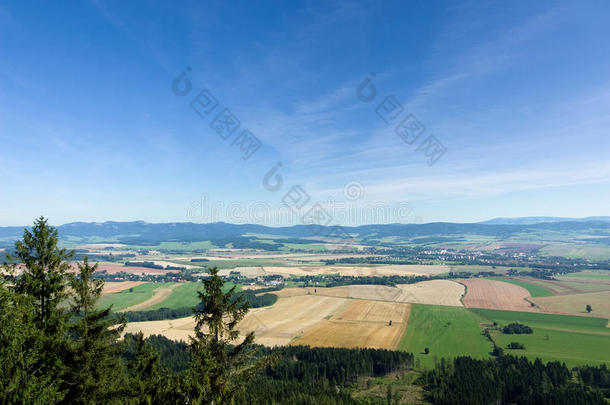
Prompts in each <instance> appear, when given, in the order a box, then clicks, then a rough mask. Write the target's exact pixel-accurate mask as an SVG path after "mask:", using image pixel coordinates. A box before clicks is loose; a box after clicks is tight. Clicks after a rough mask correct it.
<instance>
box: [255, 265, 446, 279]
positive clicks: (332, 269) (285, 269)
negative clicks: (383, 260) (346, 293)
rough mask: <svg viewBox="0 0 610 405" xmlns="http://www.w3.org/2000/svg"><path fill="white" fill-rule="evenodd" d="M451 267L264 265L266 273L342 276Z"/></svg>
mask: <svg viewBox="0 0 610 405" xmlns="http://www.w3.org/2000/svg"><path fill="white" fill-rule="evenodd" d="M450 270H451V269H450V268H449V267H448V266H441V265H429V266H425V265H410V264H405V265H394V264H390V265H379V266H265V267H264V271H265V273H267V274H280V275H285V276H288V275H296V276H311V275H321V274H340V275H342V276H364V277H368V276H409V275H414V276H421V275H424V276H426V275H436V274H441V273H447V272H449V271H450Z"/></svg>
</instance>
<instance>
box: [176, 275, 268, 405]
mask: <svg viewBox="0 0 610 405" xmlns="http://www.w3.org/2000/svg"><path fill="white" fill-rule="evenodd" d="M209 272H210V277H209V278H207V279H205V280H203V287H204V291H200V292H199V298H200V300H201V304H200V305H199V306H197V307H195V308H194V309H193V311H194V313H195V320H196V325H195V337H194V338H191V342H190V351H191V367H190V369H189V372H188V375H187V378H186V380H185V391H186V395H187V397H188V400H189V402H190V403H197V404H225V403H231V402H232V400H233V399H234V398H235V396H236V395H237V394H238V393H239V392H240V390H242V389H243V388H244V387H245V385H246V384H247V383H248V382H249V381H250V380H251V379H252V378H253V377H254V376H255V375H256V373H258V372H259V371H260V370H261V369H262V368H263V367H265V366H266V365H267V364H269V362H270V361H271V359H269V358H262V359H258V360H254V359H253V356H252V354H253V353H252V351H251V349H250V347H251V344H252V343H253V341H254V333H253V332H250V333H248V334H247V335H246V337H245V338H244V340H243V341H242V342H241V343H238V344H235V345H234V344H233V342H236V341H237V340H238V338H239V331H238V330H237V329H236V327H237V324H238V323H239V322H240V321H241V320H242V319H243V318H244V317H245V316H246V314H247V312H248V304H247V303H246V302H244V301H243V299H242V297H241V296H236V295H235V290H236V287H235V286H233V287H232V288H231V289H230V290H229V291H227V292H226V293H225V292H223V286H224V281H223V279H222V278H221V277H220V276H219V275H218V269H217V268H215V267H213V268H211V269H209Z"/></svg>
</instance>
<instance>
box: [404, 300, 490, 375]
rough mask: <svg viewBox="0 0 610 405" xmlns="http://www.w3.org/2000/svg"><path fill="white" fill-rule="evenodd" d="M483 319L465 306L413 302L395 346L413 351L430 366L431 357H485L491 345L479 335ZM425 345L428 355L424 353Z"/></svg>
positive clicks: (432, 358) (422, 362)
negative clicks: (402, 334)
mask: <svg viewBox="0 0 610 405" xmlns="http://www.w3.org/2000/svg"><path fill="white" fill-rule="evenodd" d="M482 322H485V319H484V318H482V317H480V316H479V315H477V314H475V313H473V312H471V311H469V310H468V309H466V308H459V307H445V306H434V305H422V304H412V305H411V315H410V316H409V322H408V324H407V330H406V332H405V334H404V336H403V337H402V339H401V341H400V343H399V345H398V349H399V350H405V351H409V352H413V354H415V358H416V361H417V359H419V361H420V362H421V366H422V367H425V368H431V367H433V366H434V359H435V358H438V359H440V358H441V357H446V358H449V357H456V356H460V355H469V356H472V357H475V358H488V357H489V356H490V352H491V349H492V345H491V343H490V342H489V341H488V340H487V339H486V338H485V337H484V336H483V335H482V334H481V332H482V329H481V326H480V324H481V323H482ZM426 347H427V348H429V349H430V353H429V354H428V355H425V354H423V351H424V349H425V348H426Z"/></svg>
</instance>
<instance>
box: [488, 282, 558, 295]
mask: <svg viewBox="0 0 610 405" xmlns="http://www.w3.org/2000/svg"><path fill="white" fill-rule="evenodd" d="M487 278H488V279H490V280H497V281H504V282H505V283H511V284H515V285H518V286H520V287H523V288H525V289H526V290H527V291H529V293H530V295H531V296H532V297H552V296H553V295H555V294H553V292H552V291H550V290H547V289H546V288H544V287H542V286H539V285H536V284H531V283H526V282H525V281H520V280H513V279H510V278H503V277H487Z"/></svg>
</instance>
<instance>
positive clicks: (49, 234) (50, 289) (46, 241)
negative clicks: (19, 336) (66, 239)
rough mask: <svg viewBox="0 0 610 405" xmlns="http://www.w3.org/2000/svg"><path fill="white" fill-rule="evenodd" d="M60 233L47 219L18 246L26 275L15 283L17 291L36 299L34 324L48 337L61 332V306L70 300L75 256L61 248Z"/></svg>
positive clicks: (12, 258) (24, 234)
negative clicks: (71, 261)
mask: <svg viewBox="0 0 610 405" xmlns="http://www.w3.org/2000/svg"><path fill="white" fill-rule="evenodd" d="M57 242H58V237H57V230H56V229H55V228H54V227H52V226H50V225H49V224H48V222H47V220H46V219H45V218H44V217H42V216H41V217H40V218H38V219H37V220H35V221H34V226H33V227H32V231H31V232H30V231H29V230H27V229H25V230H24V232H23V240H21V241H17V242H16V243H15V251H16V253H15V256H11V255H8V258H9V260H11V261H15V260H16V261H18V262H20V263H22V264H23V265H24V266H25V268H23V273H22V274H21V276H20V277H18V278H16V279H15V291H17V292H18V293H21V294H24V295H27V296H30V297H32V298H33V305H34V321H35V323H36V325H37V326H38V328H39V329H40V330H41V331H43V332H44V333H45V334H46V335H47V336H49V335H53V334H55V333H57V332H58V330H59V329H60V327H61V326H62V324H63V321H64V320H65V317H64V315H65V312H64V311H62V310H60V309H59V308H58V305H59V303H60V302H61V301H63V300H64V299H65V297H66V292H65V287H66V283H65V272H66V270H67V269H68V268H69V266H70V265H69V263H68V262H67V260H69V259H70V258H71V257H72V256H73V254H74V252H68V251H66V249H60V248H59V247H58V246H57Z"/></svg>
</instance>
